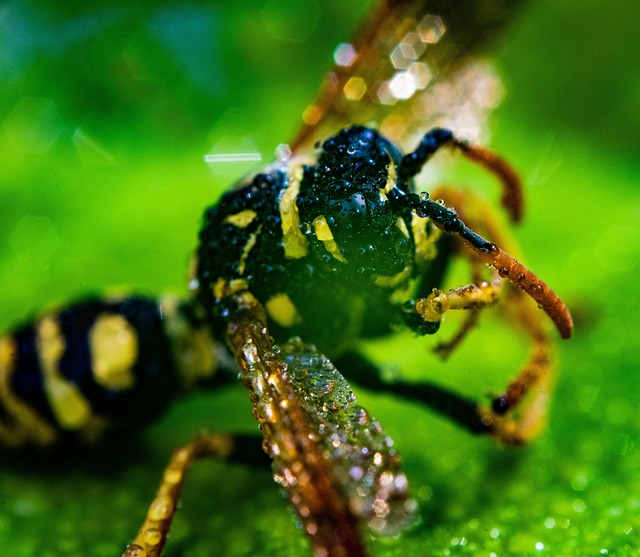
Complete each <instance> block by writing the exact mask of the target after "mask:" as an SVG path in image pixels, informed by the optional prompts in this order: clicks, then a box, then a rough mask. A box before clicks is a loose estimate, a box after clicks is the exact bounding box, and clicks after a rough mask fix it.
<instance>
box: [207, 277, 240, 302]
mask: <svg viewBox="0 0 640 557" xmlns="http://www.w3.org/2000/svg"><path fill="white" fill-rule="evenodd" d="M248 289H249V283H248V282H247V281H246V280H245V279H233V280H225V279H223V278H222V277H220V278H219V279H218V280H217V281H216V282H215V284H214V285H213V287H212V290H213V295H214V296H215V297H216V299H218V300H221V299H222V298H226V297H228V296H233V294H236V293H237V292H241V291H242V290H248Z"/></svg>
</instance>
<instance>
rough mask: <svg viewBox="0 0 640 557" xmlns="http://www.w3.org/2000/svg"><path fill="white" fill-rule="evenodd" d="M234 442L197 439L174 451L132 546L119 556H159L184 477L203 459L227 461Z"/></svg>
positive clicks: (225, 438)
mask: <svg viewBox="0 0 640 557" xmlns="http://www.w3.org/2000/svg"><path fill="white" fill-rule="evenodd" d="M233 447H234V439H233V437H232V436H230V435H210V436H202V437H197V438H196V439H194V440H193V441H192V442H191V443H189V444H188V445H185V446H184V447H182V448H180V449H177V450H176V451H175V452H174V453H173V456H172V457H171V461H170V462H169V465H168V466H167V468H166V469H165V471H164V475H163V477H162V481H161V482H160V487H159V489H158V492H157V494H156V497H155V499H154V500H153V502H152V503H151V505H150V506H149V511H148V512H147V516H146V518H145V520H144V523H143V524H142V528H140V531H139V532H138V535H137V536H136V538H135V540H134V541H133V543H132V544H131V545H130V546H129V547H128V548H127V549H126V551H125V552H124V554H123V556H122V557H158V556H159V555H160V554H161V553H162V548H163V547H164V545H165V543H166V541H167V535H168V533H169V528H170V526H171V521H172V520H173V515H174V514H175V512H176V510H177V507H178V500H179V498H180V493H181V491H182V485H183V484H184V480H185V477H186V475H187V472H188V470H189V468H190V466H191V465H192V464H193V463H194V462H196V461H198V460H202V459H204V458H217V459H224V458H227V457H228V456H229V455H230V454H231V453H232V451H233Z"/></svg>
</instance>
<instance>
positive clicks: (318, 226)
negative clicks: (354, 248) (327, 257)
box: [313, 215, 347, 263]
mask: <svg viewBox="0 0 640 557" xmlns="http://www.w3.org/2000/svg"><path fill="white" fill-rule="evenodd" d="M313 229H314V232H315V233H316V238H318V240H320V241H321V242H322V243H323V244H324V248H325V249H326V250H327V251H328V252H329V253H330V254H331V255H332V256H333V257H335V258H336V259H337V260H338V261H340V262H341V263H346V262H347V260H346V259H345V258H344V256H343V255H342V252H341V251H340V247H339V246H338V244H337V243H336V241H335V240H334V239H333V232H331V228H330V226H329V223H327V219H326V218H325V217H324V215H320V216H319V217H316V218H315V219H314V220H313Z"/></svg>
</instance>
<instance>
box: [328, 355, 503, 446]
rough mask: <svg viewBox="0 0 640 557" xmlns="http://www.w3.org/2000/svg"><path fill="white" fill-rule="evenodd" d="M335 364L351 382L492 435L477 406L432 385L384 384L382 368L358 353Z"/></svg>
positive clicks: (424, 383)
mask: <svg viewBox="0 0 640 557" xmlns="http://www.w3.org/2000/svg"><path fill="white" fill-rule="evenodd" d="M336 365H337V366H339V368H340V369H341V370H342V372H343V373H344V374H345V376H347V377H348V378H349V379H351V380H353V381H354V382H355V383H358V384H359V385H361V386H362V387H365V388H367V389H371V390H373V391H379V392H387V393H389V392H390V393H394V394H397V395H399V396H402V397H404V398H407V399H410V400H416V401H418V402H421V403H422V404H426V405H427V406H429V407H430V408H432V409H433V410H435V411H436V412H438V413H440V414H442V415H444V416H447V417H448V418H450V419H452V420H453V421H454V422H456V423H457V424H458V425H460V426H461V427H464V428H465V429H467V430H469V431H470V432H471V433H482V434H490V433H491V431H492V427H491V424H488V423H484V422H483V420H482V418H483V416H482V413H481V412H479V407H478V404H477V403H476V402H475V401H473V400H470V399H467V398H465V397H463V396H461V395H459V394H457V393H454V392H451V391H449V390H447V389H445V388H443V387H440V386H439V385H436V384H434V383H430V382H420V383H408V382H405V381H385V380H383V379H382V376H381V371H380V368H378V367H377V366H376V365H375V364H374V363H373V362H371V361H370V360H369V359H367V358H366V357H365V356H363V355H362V354H360V353H359V352H355V351H353V352H346V353H344V354H342V355H340V356H339V357H338V358H336Z"/></svg>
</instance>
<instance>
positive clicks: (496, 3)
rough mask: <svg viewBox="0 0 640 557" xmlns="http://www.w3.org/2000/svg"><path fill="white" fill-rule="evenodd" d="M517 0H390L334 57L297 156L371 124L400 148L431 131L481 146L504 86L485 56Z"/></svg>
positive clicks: (297, 142) (306, 122) (306, 116)
mask: <svg viewBox="0 0 640 557" xmlns="http://www.w3.org/2000/svg"><path fill="white" fill-rule="evenodd" d="M521 3H522V2H521V1H519V0H513V1H509V2H503V1H500V0H478V1H475V2H463V1H460V0H456V1H447V2H442V1H437V0H414V1H408V0H385V1H382V2H381V3H380V6H379V7H378V9H377V10H376V11H375V12H374V13H373V15H372V17H371V18H370V19H369V21H367V22H366V24H365V25H363V27H362V28H361V29H360V31H359V32H358V33H357V34H356V37H355V38H354V39H353V41H352V42H351V43H350V44H342V45H339V46H338V47H337V49H336V50H335V52H334V59H335V61H336V65H335V67H334V68H333V70H332V71H330V72H329V73H328V75H327V76H326V78H325V81H324V84H323V85H322V87H321V90H320V93H319V96H318V99H317V100H316V101H315V102H314V103H313V104H311V105H309V106H308V107H307V109H306V110H305V112H304V115H303V121H304V123H303V126H302V128H301V130H300V132H299V134H298V136H297V137H296V138H295V139H294V141H293V142H292V150H293V151H294V152H297V151H304V150H308V149H309V148H310V146H311V145H313V143H315V142H316V141H318V140H321V139H326V138H327V137H329V136H331V135H333V134H334V133H335V132H336V131H338V130H339V129H341V128H344V127H346V126H349V125H352V124H370V125H376V126H378V127H379V129H380V131H381V132H382V133H383V134H384V135H385V136H387V137H388V138H389V139H391V140H392V141H394V142H395V143H397V144H399V145H401V146H402V147H405V148H406V147H409V146H414V145H415V144H416V143H417V141H418V139H419V137H420V136H421V135H422V133H424V131H425V130H426V129H427V128H429V127H433V126H443V127H449V128H451V129H454V130H455V131H456V134H457V135H458V136H460V137H465V138H467V139H471V140H474V141H478V140H480V139H481V138H482V137H483V134H484V132H485V131H486V128H487V125H486V123H487V116H488V114H489V113H490V112H491V110H492V109H493V108H494V107H495V106H496V105H497V104H498V103H499V102H500V99H501V96H502V87H501V84H500V80H499V78H498V76H497V75H496V73H495V70H494V68H493V67H492V65H491V64H490V63H489V62H488V61H487V60H482V58H481V56H482V55H483V53H484V52H485V51H486V48H487V46H488V45H489V44H490V43H491V42H492V40H493V39H494V38H495V37H496V36H498V35H499V31H500V30H501V29H502V28H503V27H504V26H505V24H506V23H507V21H508V20H509V19H510V17H511V16H512V14H513V12H514V10H515V9H516V8H517V7H518V6H519V5H520V4H521Z"/></svg>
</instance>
